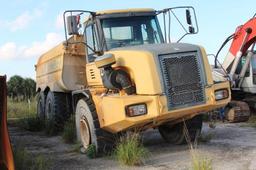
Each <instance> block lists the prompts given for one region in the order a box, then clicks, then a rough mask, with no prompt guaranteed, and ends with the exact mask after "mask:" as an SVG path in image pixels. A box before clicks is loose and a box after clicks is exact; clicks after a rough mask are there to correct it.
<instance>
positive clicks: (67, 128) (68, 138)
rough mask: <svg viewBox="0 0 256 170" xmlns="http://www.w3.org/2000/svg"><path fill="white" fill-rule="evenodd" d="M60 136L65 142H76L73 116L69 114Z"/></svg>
mask: <svg viewBox="0 0 256 170" xmlns="http://www.w3.org/2000/svg"><path fill="white" fill-rule="evenodd" d="M62 138H63V140H64V142H65V143H70V144H74V143H75V142H76V124H75V116H71V117H70V119H69V120H68V121H67V122H66V123H65V125H64V128H63V132H62Z"/></svg>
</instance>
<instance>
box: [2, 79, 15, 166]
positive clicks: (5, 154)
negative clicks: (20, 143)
mask: <svg viewBox="0 0 256 170" xmlns="http://www.w3.org/2000/svg"><path fill="white" fill-rule="evenodd" d="M0 169H1V170H2V169H3V170H5V169H8V170H14V161H13V153H12V148H11V144H10V139H9V134H8V129H7V87H6V77H5V76H0Z"/></svg>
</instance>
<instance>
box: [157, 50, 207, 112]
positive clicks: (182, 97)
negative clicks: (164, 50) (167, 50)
mask: <svg viewBox="0 0 256 170" xmlns="http://www.w3.org/2000/svg"><path fill="white" fill-rule="evenodd" d="M159 59H160V67H161V71H162V74H163V76H162V77H163V82H164V88H165V90H164V91H165V93H166V95H167V100H168V108H169V110H172V109H175V108H180V107H187V106H193V105H197V104H200V103H203V102H204V101H205V98H204V78H203V75H202V72H201V70H200V69H202V66H200V64H201V62H200V61H199V58H198V55H197V53H196V52H189V53H178V54H164V55H159Z"/></svg>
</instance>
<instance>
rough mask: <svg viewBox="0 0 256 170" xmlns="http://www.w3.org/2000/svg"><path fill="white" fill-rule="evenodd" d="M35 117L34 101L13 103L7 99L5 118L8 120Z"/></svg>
mask: <svg viewBox="0 0 256 170" xmlns="http://www.w3.org/2000/svg"><path fill="white" fill-rule="evenodd" d="M35 116H36V100H35V99H33V100H31V101H30V102H28V101H19V102H16V101H13V100H11V99H10V98H8V101H7V117H8V119H21V118H27V117H35Z"/></svg>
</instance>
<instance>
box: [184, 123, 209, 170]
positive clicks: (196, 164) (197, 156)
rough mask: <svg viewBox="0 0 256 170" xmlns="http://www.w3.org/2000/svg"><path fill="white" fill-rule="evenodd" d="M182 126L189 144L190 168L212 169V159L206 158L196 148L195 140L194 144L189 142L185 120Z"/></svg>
mask: <svg viewBox="0 0 256 170" xmlns="http://www.w3.org/2000/svg"><path fill="white" fill-rule="evenodd" d="M184 128H185V137H186V141H187V143H188V146H189V151H190V156H191V168H192V169H193V170H212V160H211V159H209V158H207V157H206V156H204V155H203V154H201V153H200V152H199V151H198V150H197V143H196V142H195V143H194V144H193V143H192V142H191V139H190V136H189V132H188V129H187V126H186V123H185V121H184ZM197 136H199V135H197ZM195 141H197V140H195Z"/></svg>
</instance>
